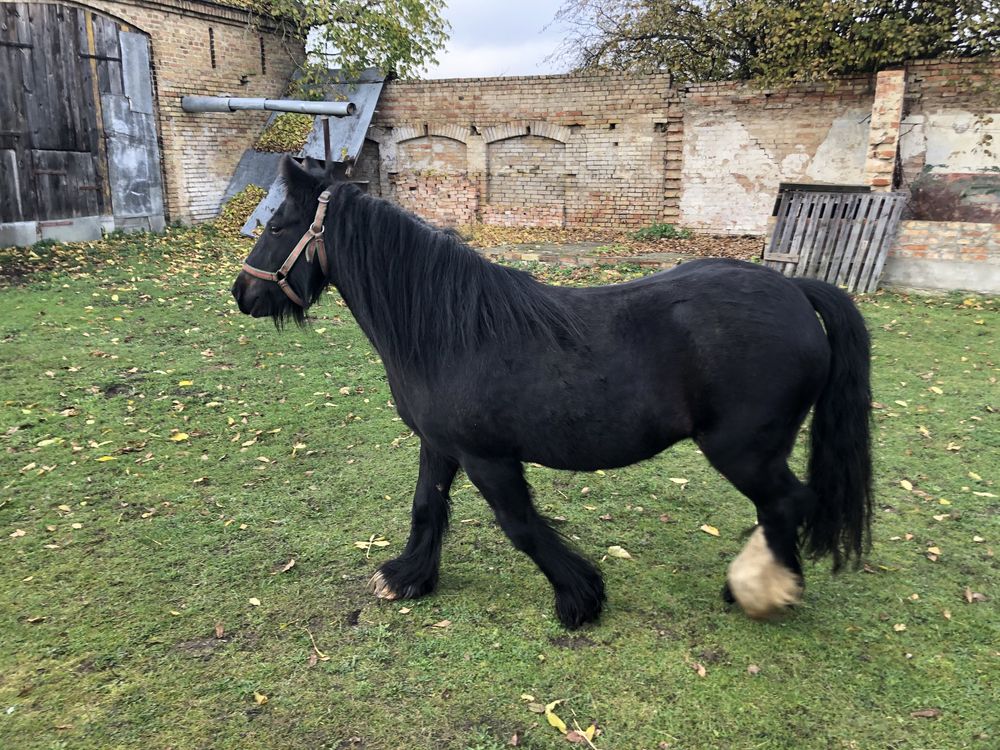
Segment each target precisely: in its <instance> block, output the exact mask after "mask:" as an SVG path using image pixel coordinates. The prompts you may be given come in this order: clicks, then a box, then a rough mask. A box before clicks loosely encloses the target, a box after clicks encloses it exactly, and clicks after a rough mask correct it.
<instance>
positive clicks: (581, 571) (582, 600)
mask: <svg viewBox="0 0 1000 750" xmlns="http://www.w3.org/2000/svg"><path fill="white" fill-rule="evenodd" d="M462 465H463V467H464V468H465V472H466V473H467V474H468V475H469V479H470V480H472V483H473V484H475V485H476V487H478V488H479V491H480V492H482V493H483V497H485V498H486V501H487V502H488V503H489V504H490V507H491V508H493V512H494V513H495V514H496V517H497V521H498V522H499V524H500V528H502V529H503V530H504V533H505V534H506V535H507V536H508V538H509V539H510V540H511V542H512V543H513V545H514V547H515V548H516V549H519V550H520V551H521V552H524V553H525V554H526V555H528V557H530V558H531V559H532V560H534V561H535V564H536V565H538V567H539V569H540V570H541V571H542V573H544V574H545V577H546V578H548V579H549V582H550V583H551V584H552V587H553V589H555V595H556V614H557V615H558V617H559V621H560V622H562V624H563V625H565V626H566V627H568V628H577V627H579V626H580V625H583V624H584V623H586V622H591V621H593V620H596V619H597V618H598V616H599V615H600V614H601V607H602V605H603V603H604V580H603V579H602V578H601V574H600V573H599V572H598V571H597V569H596V568H595V567H594V566H593V565H592V564H591V563H589V562H587V561H586V560H585V559H583V558H582V557H581V556H580V555H578V554H577V553H575V552H573V551H572V550H571V549H569V547H567V545H566V543H565V542H564V541H563V538H562V536H561V535H560V534H559V533H558V532H557V531H555V530H554V529H553V528H552V527H551V526H550V525H549V523H548V521H547V520H546V519H545V518H544V517H543V516H541V515H539V513H538V511H536V510H535V505H534V503H533V502H532V500H531V490H530V488H529V487H528V484H527V482H525V480H524V472H523V469H522V467H521V464H520V462H517V461H505V462H499V461H479V460H470V461H463V463H462Z"/></svg>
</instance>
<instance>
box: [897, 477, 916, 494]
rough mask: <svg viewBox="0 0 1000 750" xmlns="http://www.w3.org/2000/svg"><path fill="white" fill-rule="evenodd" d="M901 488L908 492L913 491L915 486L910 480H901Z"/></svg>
mask: <svg viewBox="0 0 1000 750" xmlns="http://www.w3.org/2000/svg"><path fill="white" fill-rule="evenodd" d="M899 486H900V487H902V488H903V489H904V490H906V491H907V492H912V491H913V484H912V483H911V482H910V481H909V480H908V479H901V480H900V481H899Z"/></svg>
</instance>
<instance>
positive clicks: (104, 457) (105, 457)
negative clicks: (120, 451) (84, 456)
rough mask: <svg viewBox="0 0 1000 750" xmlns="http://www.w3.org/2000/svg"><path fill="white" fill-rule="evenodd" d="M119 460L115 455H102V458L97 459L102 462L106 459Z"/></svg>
mask: <svg viewBox="0 0 1000 750" xmlns="http://www.w3.org/2000/svg"><path fill="white" fill-rule="evenodd" d="M117 460H118V459H117V458H115V456H101V457H100V458H98V459H97V461H99V462H101V463H103V462H104V461H117Z"/></svg>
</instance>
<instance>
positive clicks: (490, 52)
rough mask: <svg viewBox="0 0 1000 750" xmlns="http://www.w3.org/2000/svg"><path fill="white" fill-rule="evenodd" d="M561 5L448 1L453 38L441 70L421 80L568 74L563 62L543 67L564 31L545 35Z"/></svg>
mask: <svg viewBox="0 0 1000 750" xmlns="http://www.w3.org/2000/svg"><path fill="white" fill-rule="evenodd" d="M562 3H563V0H505V1H504V2H493V1H492V0H448V7H447V8H445V11H444V16H445V18H446V19H447V20H448V22H449V23H451V38H450V39H449V40H448V42H447V43H446V46H445V49H444V50H443V51H442V52H439V53H438V60H439V64H438V65H435V66H433V67H431V68H429V69H428V70H426V71H425V72H424V74H423V75H422V76H421V77H422V78H479V77H485V76H523V75H544V74H546V73H564V72H566V69H567V65H566V63H564V62H553V61H549V62H545V58H546V57H548V56H549V55H550V54H552V52H553V51H554V50H555V49H556V47H558V46H559V42H560V41H561V39H562V36H563V33H564V32H563V30H560V29H559V28H557V27H556V26H553V28H550V29H548V30H547V31H543V29H544V28H545V26H546V25H548V24H549V23H550V22H551V21H552V19H553V18H554V17H555V15H556V11H557V10H559V6H560V5H562Z"/></svg>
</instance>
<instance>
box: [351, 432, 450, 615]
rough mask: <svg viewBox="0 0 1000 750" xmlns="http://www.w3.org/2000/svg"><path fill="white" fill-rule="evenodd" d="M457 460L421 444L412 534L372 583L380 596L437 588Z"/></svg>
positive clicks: (405, 595) (409, 594)
mask: <svg viewBox="0 0 1000 750" xmlns="http://www.w3.org/2000/svg"><path fill="white" fill-rule="evenodd" d="M456 471H458V463H456V462H455V461H453V460H452V459H450V458H448V457H447V456H443V455H441V454H439V453H436V452H435V451H434V450H432V449H431V448H428V446H427V443H426V442H424V443H421V445H420V474H419V476H418V478H417V489H416V492H414V495H413V510H412V513H411V520H410V538H409V539H408V540H407V542H406V549H404V550H403V554H401V555H400V556H399V557H396V558H394V559H392V560H387V561H386V562H384V563H382V565H381V566H379V569H378V571H376V573H375V575H374V576H372V579H371V582H370V584H369V586H370V587H371V589H372V591H373V592H374V594H375V596H377V597H379V598H381V599H413V598H415V597H418V596H423V595H424V594H429V593H430V592H431V591H433V590H434V587H435V586H436V585H437V581H438V566H439V563H440V561H441V539H442V537H443V536H444V532H445V530H446V529H447V528H448V511H449V502H448V490H449V489H451V483H452V481H453V480H454V479H455V472H456Z"/></svg>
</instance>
